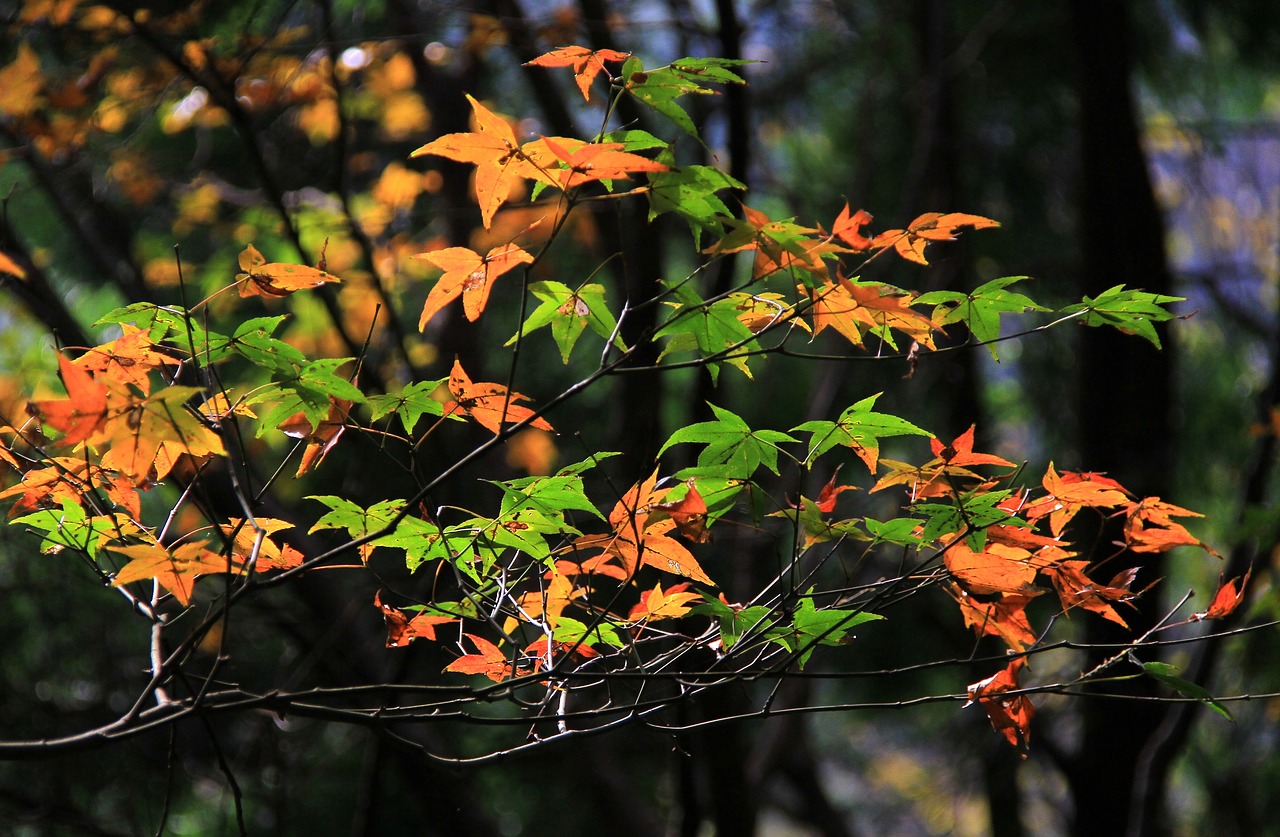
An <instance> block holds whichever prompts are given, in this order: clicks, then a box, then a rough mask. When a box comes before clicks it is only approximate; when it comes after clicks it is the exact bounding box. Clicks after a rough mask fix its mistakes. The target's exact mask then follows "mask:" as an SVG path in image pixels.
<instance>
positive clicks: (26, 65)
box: [0, 40, 44, 118]
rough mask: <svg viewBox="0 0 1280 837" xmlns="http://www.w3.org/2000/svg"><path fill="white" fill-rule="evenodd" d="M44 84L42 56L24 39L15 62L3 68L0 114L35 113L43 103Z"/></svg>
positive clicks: (0, 89) (0, 76)
mask: <svg viewBox="0 0 1280 837" xmlns="http://www.w3.org/2000/svg"><path fill="white" fill-rule="evenodd" d="M43 88H44V75H43V74H42V73H41V72H40V58H39V57H38V56H37V55H36V51H35V50H34V49H32V48H31V44H29V43H27V42H26V41H25V40H24V41H23V42H22V43H20V44H18V56H17V57H16V58H15V59H14V60H13V62H12V63H10V64H6V65H5V66H4V67H3V68H0V114H4V115H5V116H8V117H13V118H21V117H24V116H30V115H31V114H33V113H35V112H36V111H37V110H38V109H39V108H40V107H41V106H42V105H43V99H44V97H43V96H41V95H40V91H41V90H42V89H43Z"/></svg>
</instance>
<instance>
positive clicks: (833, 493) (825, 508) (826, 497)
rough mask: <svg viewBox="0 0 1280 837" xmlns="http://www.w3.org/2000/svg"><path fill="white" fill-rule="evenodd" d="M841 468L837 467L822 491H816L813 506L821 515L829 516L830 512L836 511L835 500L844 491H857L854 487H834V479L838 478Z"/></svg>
mask: <svg viewBox="0 0 1280 837" xmlns="http://www.w3.org/2000/svg"><path fill="white" fill-rule="evenodd" d="M842 467H844V466H838V467H837V468H836V470H835V471H834V472H833V473H832V474H831V479H829V480H827V482H826V484H825V485H823V486H822V489H821V490H819V491H818V499H817V501H816V502H815V503H814V505H815V506H817V507H818V511H820V512H822V513H823V514H831V512H833V511H835V510H836V498H837V497H839V496H840V495H841V494H843V493H844V492H846V491H857V490H858V487H857V486H856V485H840V486H837V485H836V477H838V476H840V468H842Z"/></svg>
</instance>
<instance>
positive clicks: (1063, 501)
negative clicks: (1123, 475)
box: [1024, 462, 1129, 537]
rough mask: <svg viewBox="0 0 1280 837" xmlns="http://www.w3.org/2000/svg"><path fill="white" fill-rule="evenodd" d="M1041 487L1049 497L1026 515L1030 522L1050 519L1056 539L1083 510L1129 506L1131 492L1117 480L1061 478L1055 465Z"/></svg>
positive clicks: (1095, 476)
mask: <svg viewBox="0 0 1280 837" xmlns="http://www.w3.org/2000/svg"><path fill="white" fill-rule="evenodd" d="M1042 485H1044V490H1045V492H1046V496H1045V497H1044V498H1042V499H1040V500H1037V501H1036V502H1035V503H1031V504H1029V505H1028V506H1027V507H1026V508H1025V509H1024V511H1025V513H1026V516H1027V520H1032V521H1034V520H1038V519H1040V518H1041V517H1044V516H1045V515H1048V516H1049V529H1050V531H1052V532H1053V535H1054V537H1057V536H1058V535H1061V534H1062V530H1063V528H1064V527H1065V526H1066V525H1067V524H1068V523H1070V522H1071V519H1072V518H1073V517H1075V516H1076V513H1077V512H1079V511H1080V510H1081V509H1083V508H1114V507H1116V506H1122V505H1125V504H1126V503H1128V502H1129V497H1128V492H1127V491H1125V489H1124V486H1122V485H1120V483H1118V482H1116V481H1115V480H1113V479H1110V478H1108V477H1104V476H1102V475H1101V474H1094V473H1090V472H1083V473H1076V472H1073V471H1065V472H1063V473H1062V474H1061V475H1059V474H1058V472H1057V471H1056V470H1054V467H1053V463H1052V462H1050V463H1049V468H1048V469H1047V470H1046V471H1045V472H1044V479H1043V480H1042Z"/></svg>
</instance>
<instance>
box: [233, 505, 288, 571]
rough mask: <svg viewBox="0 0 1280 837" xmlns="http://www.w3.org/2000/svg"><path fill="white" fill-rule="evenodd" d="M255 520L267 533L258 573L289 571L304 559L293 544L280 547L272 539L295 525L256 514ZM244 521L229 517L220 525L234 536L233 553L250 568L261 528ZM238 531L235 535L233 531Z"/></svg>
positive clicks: (261, 550) (261, 551) (259, 557)
mask: <svg viewBox="0 0 1280 837" xmlns="http://www.w3.org/2000/svg"><path fill="white" fill-rule="evenodd" d="M254 521H255V522H256V523H257V524H258V526H259V527H260V528H261V529H262V530H263V531H264V532H266V536H265V537H263V539H262V543H261V544H259V545H258V559H257V563H256V564H255V565H254V566H255V567H256V568H257V570H258V572H263V571H265V570H288V569H292V568H293V567H296V566H298V565H299V564H301V563H302V561H303V555H302V553H301V552H299V551H298V550H296V549H294V548H293V547H292V546H289V545H288V544H285V545H284V546H280V545H279V544H277V543H276V542H275V541H273V540H271V535H273V534H275V533H276V532H279V531H281V530H283V529H292V528H293V524H292V523H289V522H288V521H286V520H278V519H276V518H274V517H256V518H254ZM241 523H242V521H241V519H240V518H238V517H232V518H229V519H228V521H227V523H226V524H225V525H223V526H221V527H219V528H221V529H222V532H223V534H225V535H227V536H228V537H232V542H231V552H232V554H233V555H234V556H235V557H236V558H238V559H239V563H240V566H242V567H247V565H248V563H249V558H250V556H252V555H253V547H254V544H255V543H257V542H258V534H257V530H255V529H254V528H253V527H252V526H248V525H241ZM232 533H234V536H233V534H232Z"/></svg>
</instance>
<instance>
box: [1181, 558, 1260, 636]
mask: <svg viewBox="0 0 1280 837" xmlns="http://www.w3.org/2000/svg"><path fill="white" fill-rule="evenodd" d="M1251 575H1253V568H1252V567H1250V568H1249V570H1248V571H1247V572H1246V573H1245V574H1244V578H1233V579H1231V580H1230V581H1225V582H1224V581H1222V580H1221V579H1219V580H1218V592H1217V593H1215V594H1214V595H1213V601H1212V602H1210V603H1209V609H1208V610H1202V611H1200V612H1199V613H1195V614H1192V616H1191V618H1192V619H1194V620H1195V621H1197V622H1200V621H1202V620H1205V619H1222V618H1224V617H1226V616H1230V615H1231V614H1232V613H1235V610H1236V608H1238V607H1239V606H1240V603H1241V602H1243V601H1244V591H1245V588H1246V587H1247V586H1248V585H1249V576H1251ZM1237 582H1238V586H1237Z"/></svg>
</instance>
